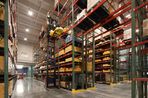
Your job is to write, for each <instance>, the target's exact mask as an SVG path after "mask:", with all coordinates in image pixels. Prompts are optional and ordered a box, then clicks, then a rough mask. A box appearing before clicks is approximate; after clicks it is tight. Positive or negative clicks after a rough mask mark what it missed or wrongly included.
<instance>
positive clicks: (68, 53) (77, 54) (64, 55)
mask: <svg viewBox="0 0 148 98" xmlns="http://www.w3.org/2000/svg"><path fill="white" fill-rule="evenodd" d="M80 55H81V53H80V52H77V51H75V57H78V56H80ZM71 56H72V51H70V52H67V53H65V54H63V55H61V56H59V57H56V60H58V59H59V60H61V59H64V58H68V57H71Z"/></svg>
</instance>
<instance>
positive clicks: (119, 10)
mask: <svg viewBox="0 0 148 98" xmlns="http://www.w3.org/2000/svg"><path fill="white" fill-rule="evenodd" d="M136 1H137V2H140V0H136ZM90 2H91V3H90ZM92 2H93V3H94V4H92ZM133 2H134V0H133V1H132V2H131V1H128V0H123V1H121V0H119V1H116V0H112V1H109V0H95V1H94V0H72V1H70V0H65V1H63V0H56V3H55V8H54V11H50V12H49V13H48V14H49V16H48V17H50V18H51V17H52V13H54V14H57V17H58V19H57V20H53V28H50V29H48V30H49V31H48V32H49V35H50V36H51V37H52V38H53V40H54V41H55V42H54V43H55V47H54V48H55V51H56V52H58V53H57V54H55V57H54V61H55V63H56V64H55V65H54V68H56V71H55V73H56V75H58V76H59V77H58V79H59V87H60V86H61V84H62V87H63V85H64V87H66V88H67V87H68V88H70V87H71V90H74V91H75V90H77V89H83V88H86V89H87V86H88V85H89V86H88V87H94V83H95V81H99V82H103V83H109V84H112V83H118V82H120V81H124V80H133V76H132V75H133V74H132V72H133V69H135V68H136V67H133V66H135V65H133V64H134V62H130V61H131V60H133V55H135V54H133V51H131V50H133V49H134V48H133V49H131V47H132V45H134V44H135V45H134V46H136V47H137V46H139V45H142V44H146V43H147V39H145V40H146V41H143V40H142V41H140V42H133V41H132V40H133V36H132V37H131V38H127V37H129V34H131V32H128V29H129V28H130V27H131V23H132V24H134V21H131V20H132V19H133V18H132V17H131V15H130V13H131V12H132V10H131V8H132V7H133V4H132V3H133ZM90 4H92V5H90ZM67 5H71V6H67ZM136 5H137V7H135V8H134V10H133V12H137V11H139V10H140V9H145V10H146V7H145V6H146V5H147V2H146V1H143V2H141V3H138V4H136ZM145 10H144V11H143V13H146V11H145ZM138 15H139V14H137V16H138ZM143 15H145V14H143ZM138 17H139V16H138ZM144 17H146V18H147V16H144ZM144 19H145V18H144ZM136 20H137V19H136ZM56 27H58V28H57V29H56ZM135 28H137V27H135ZM141 28H142V27H141ZM132 30H133V29H132ZM135 30H136V29H135ZM57 31H59V33H57ZM129 31H130V30H129ZM133 32H134V30H133ZM137 32H139V29H138V30H137ZM68 36H70V37H71V41H70V42H67V41H65V39H67V37H68ZM77 39H79V40H80V41H82V46H81V47H82V48H81V54H79V55H80V59H81V60H82V63H81V64H80V65H81V67H80V68H82V69H81V73H79V74H81V75H78V76H77V74H76V72H75V67H76V65H77V64H75V62H76V61H79V60H77V59H75V57H76V56H77V53H76V52H75V51H74V49H75V45H77V42H75V41H76V40H77ZM138 41H139V40H138ZM131 42H132V43H131ZM70 45H72V46H71V48H72V49H71V50H72V52H70V53H67V52H65V50H66V48H68V46H70ZM134 46H133V47H134ZM142 47H144V46H142ZM126 49H127V50H126ZM123 51H126V52H125V54H121V52H123ZM144 51H146V50H145V49H144ZM131 52H132V53H131ZM124 55H126V56H124ZM70 56H71V57H72V58H69V57H70ZM123 56H124V57H123ZM67 59H68V60H71V62H65V61H66V60H67ZM141 61H142V60H141ZM143 63H144V64H145V62H143ZM139 64H141V63H139ZM89 65H90V66H91V67H89V68H90V69H91V68H92V72H89V71H88V69H87V68H88V66H89ZM67 67H71V68H72V69H70V68H67ZM66 68H67V69H68V70H72V72H70V71H69V72H70V73H69V72H67V71H65V70H67V69H66ZM127 69H129V70H127ZM71 74H72V75H71ZM81 76H82V78H81V79H82V81H85V83H82V86H78V85H77V82H75V81H76V80H77V79H76V78H77V77H81ZM138 79H139V78H138ZM69 80H71V81H72V82H71V84H70V83H69V82H68V83H67V81H69ZM86 80H90V81H91V82H90V81H89V82H90V83H92V84H87V83H88V81H86ZM135 80H136V79H135ZM144 80H145V79H144ZM79 81H81V80H79ZM82 81H81V82H82ZM78 84H79V83H78ZM80 84H81V83H80ZM70 85H71V86H70ZM134 85H135V84H134ZM81 87H82V88H81ZM133 98H135V97H133Z"/></svg>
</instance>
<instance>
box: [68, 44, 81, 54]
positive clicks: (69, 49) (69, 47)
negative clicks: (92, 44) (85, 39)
mask: <svg viewBox="0 0 148 98" xmlns="http://www.w3.org/2000/svg"><path fill="white" fill-rule="evenodd" d="M70 51H72V45H70V46H68V47H66V48H65V53H67V52H70ZM74 51H76V52H80V51H81V48H79V47H74Z"/></svg>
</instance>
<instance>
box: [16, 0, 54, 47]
mask: <svg viewBox="0 0 148 98" xmlns="http://www.w3.org/2000/svg"><path fill="white" fill-rule="evenodd" d="M53 7H54V0H17V13H16V19H17V37H18V42H20V41H21V42H22V41H24V38H27V43H31V44H36V43H38V42H39V41H38V37H39V34H40V31H41V28H42V25H44V24H45V23H46V16H47V12H48V11H49V10H52V9H53ZM29 10H30V11H32V12H33V15H32V16H29V15H28V11H29ZM27 28H28V29H29V32H26V31H25V29H27Z"/></svg>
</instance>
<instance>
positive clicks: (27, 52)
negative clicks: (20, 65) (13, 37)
mask: <svg viewBox="0 0 148 98" xmlns="http://www.w3.org/2000/svg"><path fill="white" fill-rule="evenodd" d="M17 54H18V56H17V62H27V63H33V46H32V45H29V44H28V45H27V44H24V43H18V53H17Z"/></svg>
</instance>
